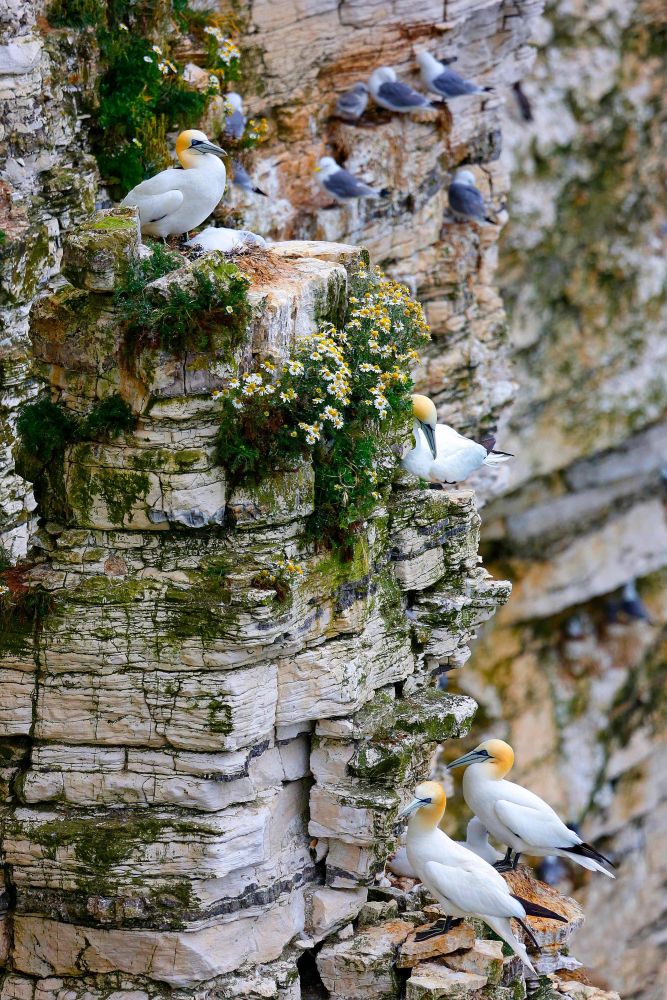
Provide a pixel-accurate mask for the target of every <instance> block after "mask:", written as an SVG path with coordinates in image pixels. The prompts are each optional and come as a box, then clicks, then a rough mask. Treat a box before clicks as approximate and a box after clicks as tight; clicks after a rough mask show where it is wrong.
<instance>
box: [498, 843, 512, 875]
mask: <svg viewBox="0 0 667 1000" xmlns="http://www.w3.org/2000/svg"><path fill="white" fill-rule="evenodd" d="M493 867H494V868H495V869H496V871H497V872H511V871H514V864H513V863H512V848H511V847H508V848H507V852H506V854H505V857H504V858H501V859H500V861H496V862H494V865H493Z"/></svg>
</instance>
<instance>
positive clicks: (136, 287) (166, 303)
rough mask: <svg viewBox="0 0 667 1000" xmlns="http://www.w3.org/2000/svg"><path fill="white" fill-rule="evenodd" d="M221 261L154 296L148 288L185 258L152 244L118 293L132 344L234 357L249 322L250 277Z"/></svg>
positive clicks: (124, 278) (126, 275)
mask: <svg viewBox="0 0 667 1000" xmlns="http://www.w3.org/2000/svg"><path fill="white" fill-rule="evenodd" d="M217 256H219V260H217V261H216V262H215V263H213V262H210V261H209V262H208V263H207V265H206V267H204V266H200V267H194V268H192V270H191V271H190V273H189V275H188V279H187V280H186V281H184V282H183V283H182V284H181V283H177V282H175V281H174V282H173V284H171V285H170V286H169V287H168V289H167V290H166V292H165V293H164V294H161V295H155V294H153V295H151V294H150V293H149V291H148V290H147V289H148V286H149V284H150V283H151V282H152V281H155V280H156V279H157V278H160V277H164V276H165V275H167V274H170V273H171V272H173V271H175V270H176V269H177V268H179V267H182V266H183V265H184V263H185V260H184V258H183V257H182V256H181V255H180V254H178V253H175V252H173V251H169V250H166V249H165V248H164V247H162V246H161V245H160V244H158V243H154V244H152V246H151V255H150V257H146V258H144V259H141V260H132V261H130V262H129V263H128V266H127V269H126V271H125V273H124V274H123V276H122V278H121V280H120V282H119V283H118V285H117V287H116V289H115V293H114V303H115V306H116V309H117V310H118V314H119V317H120V319H121V321H122V323H123V324H124V326H125V330H126V336H127V339H128V341H129V340H131V341H132V342H133V343H134V342H136V341H137V340H138V341H139V342H140V343H143V344H146V345H148V346H156V345H159V346H160V347H162V348H163V349H164V350H166V351H171V352H173V353H174V354H176V355H179V356H181V355H183V354H184V353H185V352H186V351H188V350H194V351H215V350H218V349H220V348H225V349H226V350H227V351H229V352H230V353H231V352H233V350H234V349H235V348H236V347H237V345H238V344H239V343H240V341H241V339H242V337H243V334H244V333H245V330H246V327H247V325H248V321H249V319H250V305H249V303H248V284H249V278H248V277H247V275H245V274H243V273H242V272H241V271H239V269H238V268H237V267H236V266H235V265H234V264H230V263H228V262H227V261H225V260H224V258H223V257H222V255H216V257H217Z"/></svg>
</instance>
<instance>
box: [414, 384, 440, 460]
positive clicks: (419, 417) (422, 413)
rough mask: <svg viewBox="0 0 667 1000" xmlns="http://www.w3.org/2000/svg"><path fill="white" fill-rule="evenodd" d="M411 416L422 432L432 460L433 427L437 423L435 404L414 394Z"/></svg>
mask: <svg viewBox="0 0 667 1000" xmlns="http://www.w3.org/2000/svg"><path fill="white" fill-rule="evenodd" d="M412 415H413V417H414V418H415V420H416V421H417V423H418V424H419V426H420V427H421V429H422V431H423V432H424V437H425V438H426V440H427V441H428V446H429V448H430V449H431V454H432V455H433V458H435V457H436V454H437V453H436V447H435V425H436V424H437V422H438V414H437V411H436V408H435V404H434V402H433V400H432V399H429V398H428V396H422V395H420V394H419V393H415V394H414V395H413V397H412Z"/></svg>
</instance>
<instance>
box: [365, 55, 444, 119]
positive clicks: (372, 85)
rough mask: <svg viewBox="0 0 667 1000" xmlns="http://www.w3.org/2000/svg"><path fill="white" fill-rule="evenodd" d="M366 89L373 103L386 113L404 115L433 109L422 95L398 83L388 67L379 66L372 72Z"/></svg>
mask: <svg viewBox="0 0 667 1000" xmlns="http://www.w3.org/2000/svg"><path fill="white" fill-rule="evenodd" d="M368 87H369V90H370V92H371V94H372V95H373V100H374V101H375V103H376V104H379V105H380V107H381V108H386V109H387V111H398V112H400V113H404V112H407V111H418V110H419V109H420V108H431V107H433V105H432V104H431V102H430V101H429V99H428V97H426V96H425V95H424V94H420V93H419V91H418V90H413V89H412V87H409V86H408V85H407V83H400V82H399V81H398V80H397V79H396V73H395V72H394V70H393V69H391V67H389V66H380V68H379V69H376V70H374V71H373V72H372V73H371V75H370V78H369V80H368Z"/></svg>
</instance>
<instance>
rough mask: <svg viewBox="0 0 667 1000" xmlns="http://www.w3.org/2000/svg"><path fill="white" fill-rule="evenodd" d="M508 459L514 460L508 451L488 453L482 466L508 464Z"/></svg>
mask: <svg viewBox="0 0 667 1000" xmlns="http://www.w3.org/2000/svg"><path fill="white" fill-rule="evenodd" d="M510 458H514V455H512V454H510V452H509V451H490V452H489V454H488V455H487V456H486V458H485V459H484V465H502V463H503V462H508V461H509V460H510Z"/></svg>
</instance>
